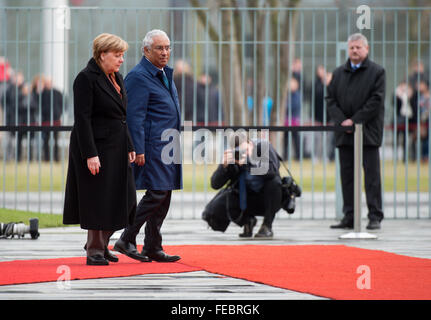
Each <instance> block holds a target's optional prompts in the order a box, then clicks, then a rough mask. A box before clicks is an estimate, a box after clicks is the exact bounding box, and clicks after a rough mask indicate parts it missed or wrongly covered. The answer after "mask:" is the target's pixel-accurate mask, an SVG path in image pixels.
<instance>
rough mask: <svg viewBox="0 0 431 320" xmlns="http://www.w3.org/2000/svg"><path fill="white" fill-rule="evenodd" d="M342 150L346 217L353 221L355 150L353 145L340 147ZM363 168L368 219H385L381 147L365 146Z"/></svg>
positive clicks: (341, 165)
mask: <svg viewBox="0 0 431 320" xmlns="http://www.w3.org/2000/svg"><path fill="white" fill-rule="evenodd" d="M338 149H339V152H340V169H341V170H340V171H341V172H340V173H341V185H342V189H343V190H342V192H343V202H344V204H343V213H344V219H346V220H347V221H353V210H354V194H353V192H354V175H353V170H354V153H353V152H354V151H353V146H342V147H338ZM362 160H363V168H364V181H365V195H366V199H367V207H368V219H370V220H378V221H381V220H383V211H382V186H381V177H380V155H379V147H369V146H364V147H363V157H362Z"/></svg>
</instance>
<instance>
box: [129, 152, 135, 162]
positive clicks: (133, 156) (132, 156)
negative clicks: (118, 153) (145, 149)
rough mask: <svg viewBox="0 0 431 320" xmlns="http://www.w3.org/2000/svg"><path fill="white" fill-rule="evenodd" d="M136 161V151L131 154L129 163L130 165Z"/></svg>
mask: <svg viewBox="0 0 431 320" xmlns="http://www.w3.org/2000/svg"><path fill="white" fill-rule="evenodd" d="M135 160H136V152H135V151H132V152H129V161H130V163H133V162H135Z"/></svg>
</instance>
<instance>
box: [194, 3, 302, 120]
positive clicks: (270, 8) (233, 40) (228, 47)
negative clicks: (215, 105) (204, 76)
mask: <svg viewBox="0 0 431 320" xmlns="http://www.w3.org/2000/svg"><path fill="white" fill-rule="evenodd" d="M189 1H190V4H191V5H192V6H193V7H200V3H199V0H189ZM299 3H300V0H249V1H246V2H245V4H246V6H247V8H246V10H241V9H240V8H239V7H238V2H237V1H235V0H220V1H218V2H217V4H216V9H217V10H218V12H219V14H220V17H219V19H217V21H219V22H220V23H221V26H220V28H217V27H216V26H215V25H214V24H213V23H211V22H210V21H207V19H209V18H208V15H207V14H206V13H205V12H203V11H202V10H197V11H196V14H197V15H198V18H199V20H200V22H201V24H202V25H203V26H208V34H209V37H210V39H211V41H212V42H213V43H214V44H215V46H216V48H215V53H216V56H217V61H219V60H221V66H220V69H221V72H222V74H221V75H220V76H221V77H222V78H221V79H222V88H221V90H222V98H223V101H224V107H225V120H226V122H227V123H228V124H233V125H240V124H241V125H249V124H254V122H258V123H257V124H262V120H263V119H262V117H263V112H262V111H263V110H262V103H263V100H264V98H265V96H266V95H268V96H269V97H271V98H272V99H273V101H274V107H273V111H272V112H271V118H270V124H271V125H280V124H281V123H277V119H280V121H283V119H284V113H285V103H284V101H285V100H286V97H287V90H286V88H287V82H288V79H289V77H288V74H289V69H290V66H289V63H288V62H289V61H292V59H293V57H292V55H293V52H294V50H293V49H294V48H293V44H292V43H293V41H294V37H295V26H296V23H295V22H296V16H297V14H296V13H297V11H296V10H290V9H288V10H286V8H295V7H297V6H298V5H299ZM244 12H246V13H244ZM243 19H248V22H247V23H245V22H244V21H243ZM245 25H246V26H249V27H250V30H242V29H243V27H244V26H245ZM246 33H247V34H251V35H252V37H253V40H254V43H255V44H254V45H253V56H254V59H255V64H254V65H255V66H256V68H255V70H252V73H253V74H254V80H255V83H254V85H253V88H254V89H255V92H253V93H252V96H253V98H254V99H253V100H254V108H255V110H254V113H253V115H251V116H249V115H248V109H247V105H246V99H245V96H246V95H247V92H245V90H244V88H246V87H247V86H246V85H245V84H244V83H243V81H244V77H243V76H242V72H243V68H246V62H245V61H244V59H243V57H244V54H243V50H244V49H245V48H250V46H247V47H246V46H245V45H244V43H243V41H242V40H243V39H242V37H243V35H244V34H246ZM219 45H220V46H221V50H218V49H219V47H218V46H219ZM219 52H220V53H221V57H220V56H219ZM248 54H250V53H248ZM219 58H220V59H219ZM268 68H269V69H268ZM230 108H233V112H232V116H231V113H230V112H229V111H230ZM244 115H248V116H245V117H244ZM277 115H279V117H277ZM243 119H244V120H245V121H243ZM244 122H245V123H244Z"/></svg>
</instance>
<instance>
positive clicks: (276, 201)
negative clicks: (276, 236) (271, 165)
mask: <svg viewBox="0 0 431 320" xmlns="http://www.w3.org/2000/svg"><path fill="white" fill-rule="evenodd" d="M280 208H281V181H280V177H274V178H272V179H269V180H266V181H265V183H264V185H263V187H262V190H261V191H260V192H258V193H256V192H253V191H247V209H246V210H245V213H246V216H247V217H251V216H263V223H262V224H264V225H266V226H267V227H269V228H270V229H271V228H272V222H273V221H274V218H275V214H276V213H277V212H278V210H280Z"/></svg>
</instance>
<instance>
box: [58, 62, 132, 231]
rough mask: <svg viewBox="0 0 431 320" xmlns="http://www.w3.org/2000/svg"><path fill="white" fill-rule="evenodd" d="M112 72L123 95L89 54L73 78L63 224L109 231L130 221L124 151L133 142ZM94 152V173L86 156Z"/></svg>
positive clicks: (129, 185) (119, 80) (124, 100)
mask: <svg viewBox="0 0 431 320" xmlns="http://www.w3.org/2000/svg"><path fill="white" fill-rule="evenodd" d="M115 77H116V81H117V83H118V85H119V86H120V88H121V93H122V97H120V95H119V94H118V92H117V91H116V90H115V88H114V86H113V85H112V84H111V82H110V81H109V80H108V77H107V76H106V75H105V74H104V73H103V71H102V70H101V69H100V68H99V66H98V65H97V63H96V61H95V60H94V59H93V58H92V59H91V60H90V61H89V63H88V65H87V67H86V68H85V69H84V70H82V71H81V72H80V73H79V74H78V75H77V77H76V79H75V81H74V84H73V94H74V113H75V123H74V126H73V130H72V133H71V136H70V145H69V167H68V171H67V182H66V193H65V203H64V215H63V223H64V224H78V223H79V224H80V225H81V227H82V228H83V229H94V230H111V231H112V230H120V229H123V228H124V227H126V226H127V225H128V224H129V223H131V222H132V221H133V218H134V209H135V208H136V189H135V181H134V178H133V174H132V167H131V165H130V163H129V160H128V152H130V151H133V150H134V146H133V143H132V140H131V138H130V134H129V130H128V127H127V123H126V106H127V96H126V90H125V89H124V85H123V78H122V76H121V75H120V74H119V73H116V74H115ZM95 156H98V157H99V160H100V164H101V168H100V171H99V173H98V174H96V175H94V176H93V175H92V174H91V173H90V171H89V170H88V167H87V159H88V158H91V157H95Z"/></svg>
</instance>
